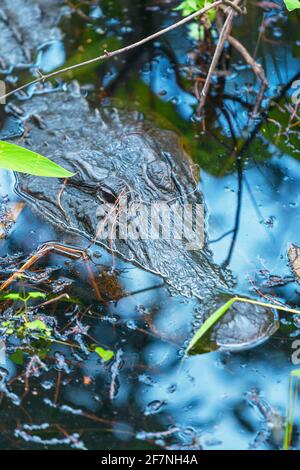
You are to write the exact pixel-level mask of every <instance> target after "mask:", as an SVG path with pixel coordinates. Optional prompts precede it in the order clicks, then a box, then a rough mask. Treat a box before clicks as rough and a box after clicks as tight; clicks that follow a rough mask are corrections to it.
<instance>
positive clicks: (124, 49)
mask: <svg viewBox="0 0 300 470" xmlns="http://www.w3.org/2000/svg"><path fill="white" fill-rule="evenodd" d="M238 1H239V0H238ZM222 4H224V1H223V0H217V1H215V2H214V3H211V4H210V5H207V6H206V7H204V8H202V9H201V10H198V11H196V12H195V13H193V14H192V15H189V16H187V17H186V18H183V19H182V20H180V21H178V22H177V23H174V24H173V25H171V26H168V27H167V28H164V29H162V30H160V31H157V32H156V33H154V34H152V35H151V36H147V37H146V38H143V39H141V40H140V41H137V42H135V43H134V44H130V45H129V46H126V47H122V48H121V49H117V50H115V51H112V52H108V51H104V54H103V55H100V56H98V57H94V58H92V59H89V60H86V61H84V62H81V63H79V64H75V65H71V66H70V67H65V68H63V69H60V70H56V71H55V72H51V73H48V74H47V75H42V76H39V77H38V78H36V79H35V80H32V81H31V82H29V83H25V84H24V85H22V86H20V87H19V88H16V89H15V90H12V91H10V92H9V93H6V94H5V95H2V96H0V101H1V100H5V99H6V98H8V97H9V96H12V95H14V94H15V93H17V92H19V91H22V90H25V89H26V88H27V87H29V86H31V85H34V84H35V83H39V82H44V81H45V80H48V79H49V78H52V77H56V76H57V75H61V74H62V73H66V72H69V71H71V70H74V69H77V68H79V67H83V66H85V65H90V64H93V63H95V62H99V61H102V60H105V59H109V58H111V57H115V56H117V55H120V54H124V53H125V52H128V51H131V50H132V49H135V48H136V47H139V46H142V45H143V44H146V43H147V42H150V41H153V40H154V39H156V38H158V37H160V36H162V35H163V34H166V33H169V32H170V31H173V30H174V29H176V28H179V27H180V26H183V25H184V24H186V23H189V22H190V21H192V20H193V19H195V18H197V17H198V16H201V15H204V14H205V13H207V12H208V11H210V10H212V9H213V8H216V7H219V6H221V5H222ZM229 8H230V7H229ZM231 11H233V10H231ZM229 15H230V13H229ZM229 15H228V16H229Z"/></svg>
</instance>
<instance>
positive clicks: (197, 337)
mask: <svg viewBox="0 0 300 470" xmlns="http://www.w3.org/2000/svg"><path fill="white" fill-rule="evenodd" d="M235 301H236V298H235V297H233V298H232V299H230V300H228V302H226V303H225V304H224V305H222V306H221V307H219V308H218V309H217V310H216V311H215V312H214V313H213V314H212V315H211V316H210V317H209V318H208V319H207V320H206V321H205V322H204V323H203V325H202V326H201V327H200V328H199V330H198V331H196V333H195V334H194V336H193V337H192V339H191V341H190V344H189V345H188V347H187V348H186V350H185V355H188V354H189V352H190V351H191V350H192V349H193V348H194V347H195V346H196V344H197V343H198V342H199V341H200V340H201V339H203V337H204V335H206V334H207V333H208V331H209V330H210V329H211V328H212V327H213V326H214V324H215V323H217V322H218V321H219V320H220V318H221V317H222V316H223V315H225V313H226V312H227V311H228V310H229V308H230V307H231V306H232V304H233V303H234V302H235Z"/></svg>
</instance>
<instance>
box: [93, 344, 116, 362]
mask: <svg viewBox="0 0 300 470" xmlns="http://www.w3.org/2000/svg"><path fill="white" fill-rule="evenodd" d="M95 353H97V354H98V356H100V357H101V359H103V361H104V362H108V361H110V360H111V359H112V358H113V357H114V355H115V354H114V352H113V351H109V350H106V349H103V348H101V347H100V346H97V347H96V348H95Z"/></svg>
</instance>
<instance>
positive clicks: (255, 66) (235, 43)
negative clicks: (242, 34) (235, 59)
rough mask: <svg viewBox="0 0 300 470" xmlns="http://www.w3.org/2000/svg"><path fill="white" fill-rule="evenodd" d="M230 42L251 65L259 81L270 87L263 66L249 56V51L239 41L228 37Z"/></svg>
mask: <svg viewBox="0 0 300 470" xmlns="http://www.w3.org/2000/svg"><path fill="white" fill-rule="evenodd" d="M228 42H229V43H230V44H231V45H232V46H233V47H234V48H235V49H236V50H237V51H238V52H239V53H240V54H241V56H242V57H243V59H244V60H245V62H246V63H247V64H248V65H250V66H251V67H252V69H253V72H254V73H255V75H256V76H257V78H259V80H260V81H261V82H262V83H263V84H264V85H265V86H268V85H269V84H268V81H267V79H266V75H265V72H264V69H263V68H262V66H261V65H260V64H259V63H257V62H256V61H255V60H254V59H253V57H251V55H250V54H249V52H248V51H247V49H246V48H245V47H244V46H243V44H241V43H240V42H239V41H238V40H237V39H235V38H234V37H233V36H228Z"/></svg>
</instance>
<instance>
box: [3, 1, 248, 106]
mask: <svg viewBox="0 0 300 470" xmlns="http://www.w3.org/2000/svg"><path fill="white" fill-rule="evenodd" d="M240 1H241V0H235V1H234V2H233V3H234V5H235V6H236V5H237V6H238V4H239V3H240ZM229 8H230V11H229V13H228V15H227V18H226V20H225V22H224V25H223V27H222V30H221V33H220V36H219V40H218V44H217V47H216V50H215V53H214V56H213V59H212V61H211V64H210V67H209V71H208V74H207V77H206V81H205V83H204V86H203V89H202V92H201V100H200V105H199V114H201V111H202V109H203V108H204V106H205V103H206V98H207V95H208V92H209V88H210V84H211V80H212V76H213V74H214V72H215V69H216V67H217V65H218V62H219V60H220V57H221V55H222V52H223V49H224V44H225V41H226V40H227V39H228V35H229V32H230V30H231V27H232V22H233V19H234V16H235V14H236V13H235V10H234V9H233V8H232V6H230V7H229ZM0 99H1V98H0Z"/></svg>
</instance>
